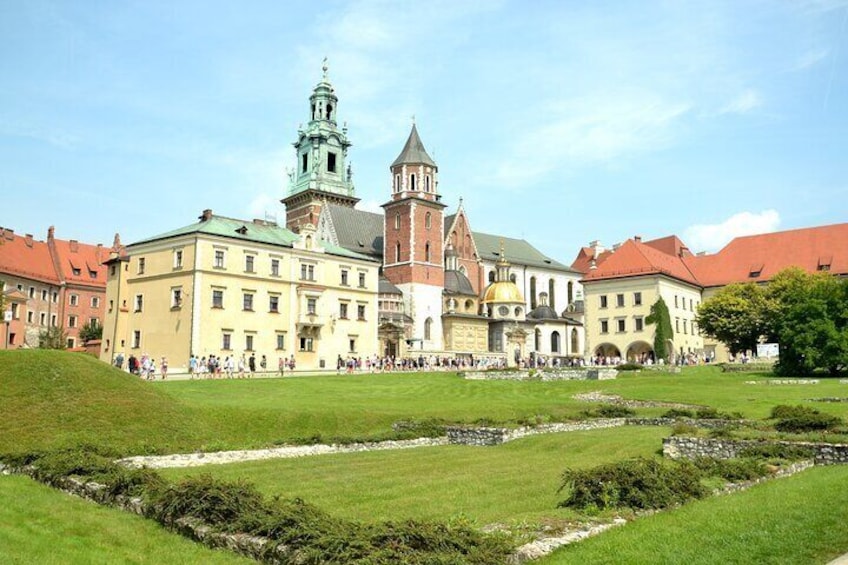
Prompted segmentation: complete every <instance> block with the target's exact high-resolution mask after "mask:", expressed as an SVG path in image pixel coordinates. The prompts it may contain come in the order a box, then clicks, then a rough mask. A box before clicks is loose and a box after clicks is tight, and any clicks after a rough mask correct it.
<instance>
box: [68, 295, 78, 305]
mask: <svg viewBox="0 0 848 565" xmlns="http://www.w3.org/2000/svg"><path fill="white" fill-rule="evenodd" d="M69 302H70V304H71V306H77V305H79V294H72V295H71V297H70V299H69Z"/></svg>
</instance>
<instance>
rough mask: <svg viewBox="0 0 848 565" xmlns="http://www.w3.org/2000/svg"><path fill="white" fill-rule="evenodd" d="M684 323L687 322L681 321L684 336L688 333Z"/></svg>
mask: <svg viewBox="0 0 848 565" xmlns="http://www.w3.org/2000/svg"><path fill="white" fill-rule="evenodd" d="M686 322H687V320H683V333H684V334H686V333H689V332H687V331H686Z"/></svg>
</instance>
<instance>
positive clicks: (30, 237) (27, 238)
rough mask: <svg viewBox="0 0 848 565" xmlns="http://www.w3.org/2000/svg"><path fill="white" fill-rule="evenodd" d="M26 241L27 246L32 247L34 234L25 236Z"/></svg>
mask: <svg viewBox="0 0 848 565" xmlns="http://www.w3.org/2000/svg"><path fill="white" fill-rule="evenodd" d="M24 243H26V246H27V247H32V234H31V233H28V234H26V235H25V236H24Z"/></svg>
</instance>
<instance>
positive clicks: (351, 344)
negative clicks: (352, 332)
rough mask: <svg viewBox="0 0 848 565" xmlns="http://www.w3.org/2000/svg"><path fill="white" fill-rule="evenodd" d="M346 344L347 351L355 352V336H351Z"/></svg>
mask: <svg viewBox="0 0 848 565" xmlns="http://www.w3.org/2000/svg"><path fill="white" fill-rule="evenodd" d="M348 346H349V347H350V349H349V351H350V352H351V353H356V338H355V337H351V338H349V339H348Z"/></svg>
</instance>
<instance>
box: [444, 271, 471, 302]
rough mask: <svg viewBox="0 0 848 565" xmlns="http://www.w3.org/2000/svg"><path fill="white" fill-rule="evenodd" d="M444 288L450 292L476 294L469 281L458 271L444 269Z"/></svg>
mask: <svg viewBox="0 0 848 565" xmlns="http://www.w3.org/2000/svg"><path fill="white" fill-rule="evenodd" d="M445 290H446V291H447V292H448V293H450V294H463V295H467V296H477V293H476V292H474V287H473V286H471V281H469V280H468V277H466V276H465V275H464V274H462V273H461V272H459V271H445Z"/></svg>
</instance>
